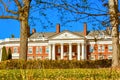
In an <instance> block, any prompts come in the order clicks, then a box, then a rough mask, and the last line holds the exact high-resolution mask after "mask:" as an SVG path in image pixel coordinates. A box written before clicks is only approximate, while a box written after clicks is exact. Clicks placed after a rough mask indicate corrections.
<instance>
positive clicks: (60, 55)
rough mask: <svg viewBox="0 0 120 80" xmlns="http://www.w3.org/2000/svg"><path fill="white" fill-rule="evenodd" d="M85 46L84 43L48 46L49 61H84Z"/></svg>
mask: <svg viewBox="0 0 120 80" xmlns="http://www.w3.org/2000/svg"><path fill="white" fill-rule="evenodd" d="M85 49H86V46H85V44H84V43H54V44H52V43H51V44H49V56H48V57H49V59H50V60H85V59H86V52H85V51H86V50H85Z"/></svg>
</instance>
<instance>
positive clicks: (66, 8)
mask: <svg viewBox="0 0 120 80" xmlns="http://www.w3.org/2000/svg"><path fill="white" fill-rule="evenodd" d="M40 3H41V4H49V5H54V6H55V7H61V8H63V9H65V10H67V11H70V12H73V13H76V14H84V15H88V16H106V15H109V13H106V14H92V13H88V12H80V11H79V10H78V9H77V8H75V7H73V6H71V5H68V4H66V6H69V7H71V8H72V9H70V8H68V7H66V6H64V5H65V4H55V3H52V2H44V1H41V2H40Z"/></svg>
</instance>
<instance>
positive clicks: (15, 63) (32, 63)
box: [0, 60, 111, 69]
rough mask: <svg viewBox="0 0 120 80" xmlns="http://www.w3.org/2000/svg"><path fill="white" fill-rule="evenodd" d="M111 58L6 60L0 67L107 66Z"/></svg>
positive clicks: (62, 67)
mask: <svg viewBox="0 0 120 80" xmlns="http://www.w3.org/2000/svg"><path fill="white" fill-rule="evenodd" d="M110 66H111V60H96V61H74V60H73V61H64V60H56V61H52V60H29V61H23V60H7V61H3V62H0V69H73V68H108V67H110Z"/></svg>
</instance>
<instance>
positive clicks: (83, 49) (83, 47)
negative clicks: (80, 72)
mask: <svg viewBox="0 0 120 80" xmlns="http://www.w3.org/2000/svg"><path fill="white" fill-rule="evenodd" d="M84 54H85V45H84V43H83V44H82V57H81V58H82V60H84V59H85V57H84Z"/></svg>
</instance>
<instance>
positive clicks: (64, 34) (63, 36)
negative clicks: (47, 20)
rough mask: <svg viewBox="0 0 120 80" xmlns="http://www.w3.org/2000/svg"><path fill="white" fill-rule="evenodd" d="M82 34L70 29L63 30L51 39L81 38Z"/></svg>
mask: <svg viewBox="0 0 120 80" xmlns="http://www.w3.org/2000/svg"><path fill="white" fill-rule="evenodd" d="M80 38H82V36H80V35H77V34H75V33H72V32H69V31H63V32H61V33H59V34H56V35H54V36H52V37H51V39H80Z"/></svg>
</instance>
